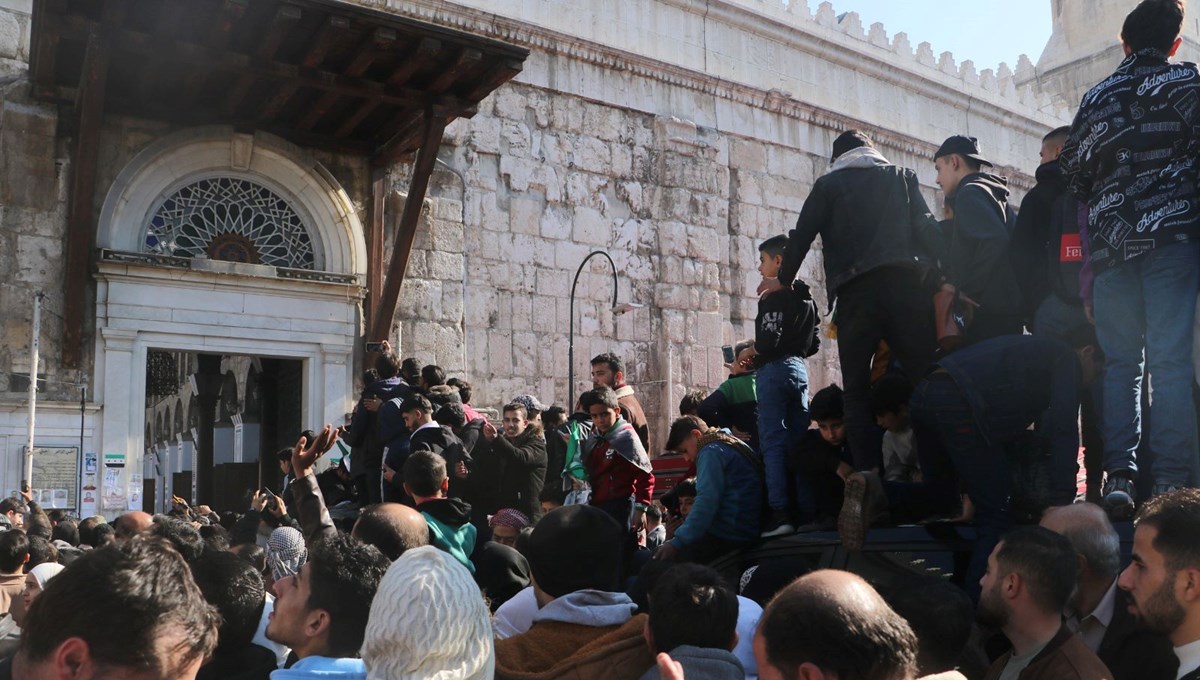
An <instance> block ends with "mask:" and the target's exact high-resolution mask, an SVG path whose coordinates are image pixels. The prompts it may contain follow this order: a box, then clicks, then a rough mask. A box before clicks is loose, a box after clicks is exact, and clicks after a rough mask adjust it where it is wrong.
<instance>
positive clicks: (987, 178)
mask: <svg viewBox="0 0 1200 680" xmlns="http://www.w3.org/2000/svg"><path fill="white" fill-rule="evenodd" d="M967 186H977V187H979V188H981V189H983V190H984V191H986V192H988V193H990V194H991V195H992V197H993V198H995V199H996V200H997V201H1000V202H1002V203H1006V202H1008V193H1009V192H1008V180H1007V179H1005V178H1004V177H1001V176H1000V175H993V174H992V173H990V172H972V173H971V174H969V175H967V176H966V177H963V178H962V181H960V182H959V183H958V189H956V190H955V191H954V193H955V195H957V194H958V193H959V192H961V191H962V190H963V188H965V187H967Z"/></svg>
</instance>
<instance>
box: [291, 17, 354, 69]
mask: <svg viewBox="0 0 1200 680" xmlns="http://www.w3.org/2000/svg"><path fill="white" fill-rule="evenodd" d="M349 30H350V20H349V19H347V18H346V17H342V16H338V15H336V14H331V15H329V16H328V17H327V18H326V19H325V23H324V24H322V25H321V28H320V30H318V31H317V35H316V37H314V38H313V40H312V43H311V45H312V46H311V47H309V48H308V52H306V53H305V54H304V59H302V60H301V61H300V65H301V66H303V67H304V68H307V69H315V68H318V67H319V66H320V65H321V64H322V63H324V61H325V58H326V57H328V56H329V53H330V52H331V51H333V48H334V47H335V46H337V44H338V42H339V41H340V40H342V39H344V38H345V36H346V32H347V31H349Z"/></svg>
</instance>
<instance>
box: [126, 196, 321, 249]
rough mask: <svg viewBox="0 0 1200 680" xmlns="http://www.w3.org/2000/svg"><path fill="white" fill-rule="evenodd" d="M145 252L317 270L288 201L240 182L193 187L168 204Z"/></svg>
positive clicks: (150, 230)
mask: <svg viewBox="0 0 1200 680" xmlns="http://www.w3.org/2000/svg"><path fill="white" fill-rule="evenodd" d="M143 250H144V251H145V252H148V253H156V254H159V255H172V256H176V257H191V258H207V259H210V260H225V261H230V262H245V263H248V264H266V265H271V266H275V267H291V268H295V269H315V268H316V262H315V259H314V256H313V244H312V238H311V237H310V236H309V231H308V228H307V227H306V226H305V224H304V221H303V220H302V219H301V218H300V216H299V215H298V214H297V213H296V211H295V209H294V208H292V206H291V205H290V204H288V202H287V201H286V200H284V198H283V197H281V196H279V195H278V194H276V193H275V192H274V191H271V190H270V189H268V188H267V187H265V186H263V185H261V184H258V183H255V182H252V181H250V180H248V179H243V178H239V177H214V178H210V179H202V180H198V181H196V182H192V183H191V184H188V185H186V186H184V187H182V188H180V189H179V190H178V191H176V192H175V193H173V194H171V195H169V196H167V197H166V198H165V199H163V201H162V203H161V204H160V205H159V206H158V208H157V209H156V210H155V211H154V214H153V216H152V217H151V218H150V224H149V225H148V226H147V228H146V242H145V247H144V248H143Z"/></svg>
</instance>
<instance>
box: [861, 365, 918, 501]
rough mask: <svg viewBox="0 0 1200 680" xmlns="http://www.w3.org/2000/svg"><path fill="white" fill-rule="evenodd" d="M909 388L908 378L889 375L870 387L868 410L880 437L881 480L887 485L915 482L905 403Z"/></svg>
mask: <svg viewBox="0 0 1200 680" xmlns="http://www.w3.org/2000/svg"><path fill="white" fill-rule="evenodd" d="M912 392H913V384H912V382H910V381H909V379H908V378H905V377H903V376H900V375H896V374H895V373H889V374H887V375H885V376H883V377H882V378H880V379H879V382H877V383H875V384H874V385H872V386H871V410H872V411H874V413H875V422H876V423H878V424H879V427H882V428H883V429H884V433H883V478H884V479H885V480H887V481H889V482H919V481H921V467H920V466H919V465H918V464H917V449H916V444H915V442H914V439H913V431H912V426H911V424H910V423H909V421H908V400H909V398H910V397H912Z"/></svg>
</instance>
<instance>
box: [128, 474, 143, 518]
mask: <svg viewBox="0 0 1200 680" xmlns="http://www.w3.org/2000/svg"><path fill="white" fill-rule="evenodd" d="M126 509H128V510H141V509H142V475H141V473H137V472H135V473H134V474H132V475H130V476H129V506H128V507H127V508H126Z"/></svg>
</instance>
